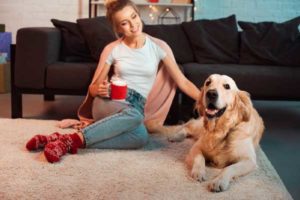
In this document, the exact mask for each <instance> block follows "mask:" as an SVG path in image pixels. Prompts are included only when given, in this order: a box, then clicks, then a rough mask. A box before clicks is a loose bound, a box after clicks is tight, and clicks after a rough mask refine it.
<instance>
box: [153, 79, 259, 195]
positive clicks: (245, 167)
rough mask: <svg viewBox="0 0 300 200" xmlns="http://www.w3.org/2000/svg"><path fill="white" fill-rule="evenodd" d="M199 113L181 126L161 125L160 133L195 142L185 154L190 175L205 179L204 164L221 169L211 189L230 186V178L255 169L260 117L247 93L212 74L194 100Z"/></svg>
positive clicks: (220, 189)
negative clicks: (194, 140) (190, 139)
mask: <svg viewBox="0 0 300 200" xmlns="http://www.w3.org/2000/svg"><path fill="white" fill-rule="evenodd" d="M195 107H196V109H197V111H198V112H199V114H200V117H199V118H198V119H192V120H190V121H188V122H187V123H186V124H184V125H182V126H170V127H160V128H158V131H159V132H164V133H171V132H173V133H175V134H172V135H170V136H169V140H170V141H181V140H183V139H184V138H186V137H188V136H192V137H194V138H195V139H197V141H196V142H195V144H194V145H193V146H192V148H191V150H190V152H189V153H188V155H187V157H186V164H187V166H188V169H189V171H190V175H191V176H192V177H193V178H194V179H196V180H198V181H200V182H202V181H205V180H206V175H205V165H212V166H214V167H216V168H220V169H222V170H221V173H220V174H219V175H218V176H217V177H215V178H214V179H213V180H212V181H211V182H210V183H209V189H210V190H211V191H214V192H219V191H224V190H227V189H228V188H229V183H230V181H231V180H232V179H233V178H236V177H239V176H242V175H246V174H248V173H249V172H251V171H252V170H254V169H255V168H256V154H255V148H256V147H257V146H258V144H259V141H260V139H261V137H262V133H263V131H264V124H263V120H262V118H261V117H260V116H259V114H258V113H257V111H256V110H255V109H254V107H253V105H252V103H251V100H250V97H249V94H248V93H247V92H245V91H241V90H239V89H238V87H237V86H236V84H235V82H234V81H233V80H232V79H231V78H230V77H228V76H226V75H218V74H213V75H211V76H210V77H208V79H207V80H206V81H205V83H204V85H203V87H202V89H201V95H200V97H199V99H198V101H197V102H196V106H195Z"/></svg>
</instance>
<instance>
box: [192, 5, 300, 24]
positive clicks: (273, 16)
mask: <svg viewBox="0 0 300 200" xmlns="http://www.w3.org/2000/svg"><path fill="white" fill-rule="evenodd" d="M195 2H196V5H197V12H196V13H195V19H204V18H206V19H215V18H222V17H226V16H229V15H231V14H236V17H237V19H238V20H243V21H251V22H260V21H276V22H283V21H286V20H289V19H292V18H294V17H296V16H300V0H195Z"/></svg>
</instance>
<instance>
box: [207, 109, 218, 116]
mask: <svg viewBox="0 0 300 200" xmlns="http://www.w3.org/2000/svg"><path fill="white" fill-rule="evenodd" d="M205 111H206V113H207V114H209V115H215V114H216V113H217V112H218V110H217V109H209V108H206V110H205Z"/></svg>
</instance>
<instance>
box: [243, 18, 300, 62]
mask: <svg viewBox="0 0 300 200" xmlns="http://www.w3.org/2000/svg"><path fill="white" fill-rule="evenodd" d="M238 24H239V26H240V27H241V28H242V29H243V31H242V33H241V53H240V56H241V58H240V63H242V64H259V65H265V64H273V65H291V66H300V56H299V52H300V33H299V30H298V26H299V24H300V17H297V18H294V19H292V20H289V21H286V22H283V23H276V22H259V23H251V22H242V21H240V22H238Z"/></svg>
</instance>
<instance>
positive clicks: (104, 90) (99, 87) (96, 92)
mask: <svg viewBox="0 0 300 200" xmlns="http://www.w3.org/2000/svg"><path fill="white" fill-rule="evenodd" d="M109 88H110V83H109V82H108V81H107V80H104V81H103V82H102V83H100V84H99V83H98V84H97V83H95V84H93V85H90V88H89V90H90V93H91V95H92V96H93V97H96V96H100V97H102V98H104V97H109V96H110V91H109Z"/></svg>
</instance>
